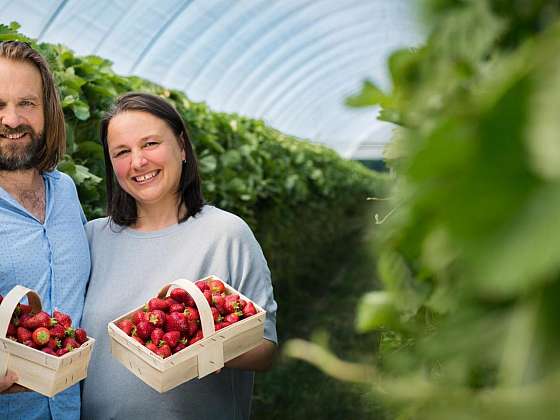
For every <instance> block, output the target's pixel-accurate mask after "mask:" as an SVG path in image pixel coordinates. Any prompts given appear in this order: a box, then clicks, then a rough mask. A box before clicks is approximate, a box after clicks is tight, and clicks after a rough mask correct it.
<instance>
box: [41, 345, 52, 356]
mask: <svg viewBox="0 0 560 420" xmlns="http://www.w3.org/2000/svg"><path fill="white" fill-rule="evenodd" d="M41 351H42V352H43V353H47V354H50V355H51V356H56V351H54V350H53V349H51V348H50V347H43V348H42V349H41Z"/></svg>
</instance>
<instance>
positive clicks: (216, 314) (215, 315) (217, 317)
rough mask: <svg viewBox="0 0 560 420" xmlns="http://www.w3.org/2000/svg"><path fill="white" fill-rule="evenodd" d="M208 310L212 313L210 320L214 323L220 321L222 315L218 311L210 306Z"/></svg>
mask: <svg viewBox="0 0 560 420" xmlns="http://www.w3.org/2000/svg"><path fill="white" fill-rule="evenodd" d="M210 310H211V311H212V318H214V323H216V322H221V321H222V319H223V318H222V315H221V314H220V311H218V310H217V309H216V308H215V307H213V306H211V307H210Z"/></svg>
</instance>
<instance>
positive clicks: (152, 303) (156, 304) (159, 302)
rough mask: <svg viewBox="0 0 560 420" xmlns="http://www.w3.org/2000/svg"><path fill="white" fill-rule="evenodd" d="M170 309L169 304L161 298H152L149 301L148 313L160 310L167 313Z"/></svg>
mask: <svg viewBox="0 0 560 420" xmlns="http://www.w3.org/2000/svg"><path fill="white" fill-rule="evenodd" d="M168 308H169V304H168V303H167V302H166V301H165V300H164V299H160V298H152V299H150V300H149V301H148V311H154V310H156V309H159V310H160V311H166V310H167V309H168Z"/></svg>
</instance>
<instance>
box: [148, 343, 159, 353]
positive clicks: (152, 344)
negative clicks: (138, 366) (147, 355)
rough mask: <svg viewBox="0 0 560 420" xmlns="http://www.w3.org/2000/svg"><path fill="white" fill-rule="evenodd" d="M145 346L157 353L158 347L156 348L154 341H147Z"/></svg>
mask: <svg viewBox="0 0 560 420" xmlns="http://www.w3.org/2000/svg"><path fill="white" fill-rule="evenodd" d="M146 347H147V348H148V350H151V351H153V352H154V353H156V354H157V351H158V348H157V346H156V345H155V344H154V343H152V342H151V341H150V342H149V343H147V344H146Z"/></svg>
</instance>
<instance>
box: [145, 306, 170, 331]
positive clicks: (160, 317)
mask: <svg viewBox="0 0 560 420" xmlns="http://www.w3.org/2000/svg"><path fill="white" fill-rule="evenodd" d="M165 318H166V315H165V312H163V311H161V310H159V309H154V310H153V311H151V312H148V322H149V323H150V324H152V325H153V326H154V327H156V328H161V327H163V326H164V325H165Z"/></svg>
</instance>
